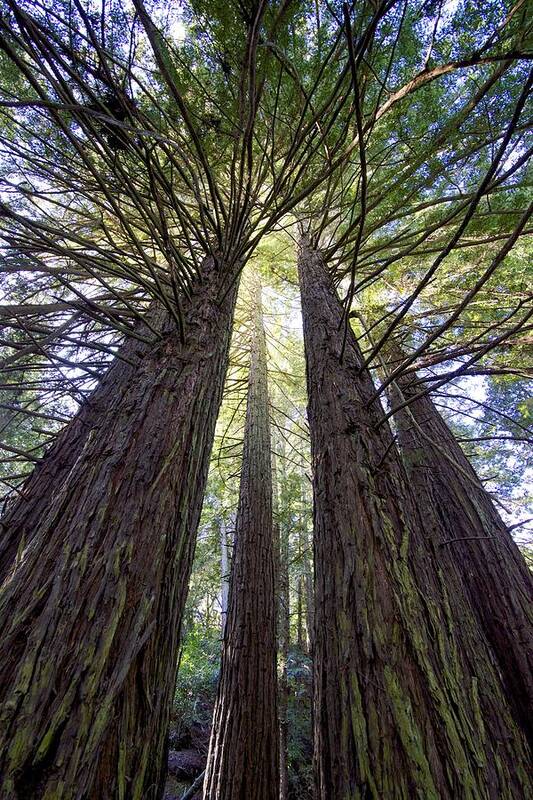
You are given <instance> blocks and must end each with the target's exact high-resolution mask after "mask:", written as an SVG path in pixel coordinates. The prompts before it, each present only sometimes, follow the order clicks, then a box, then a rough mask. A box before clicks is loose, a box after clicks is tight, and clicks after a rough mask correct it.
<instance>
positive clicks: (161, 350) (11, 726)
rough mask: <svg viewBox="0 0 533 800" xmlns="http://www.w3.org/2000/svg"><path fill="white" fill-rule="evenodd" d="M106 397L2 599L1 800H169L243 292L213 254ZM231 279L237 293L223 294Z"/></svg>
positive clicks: (0, 677)
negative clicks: (184, 666) (201, 546)
mask: <svg viewBox="0 0 533 800" xmlns="http://www.w3.org/2000/svg"><path fill="white" fill-rule="evenodd" d="M203 271H204V275H203V278H204V280H203V283H202V284H201V285H199V286H198V287H197V290H196V291H195V293H194V295H193V297H192V299H191V300H190V301H189V302H188V303H187V305H186V307H185V309H184V313H185V321H186V341H185V343H181V342H180V340H179V337H178V333H177V330H176V328H175V325H173V324H172V322H171V321H170V320H169V321H168V324H167V326H166V330H165V332H164V336H163V338H162V339H161V341H159V342H158V343H157V344H156V345H154V347H153V348H152V349H151V351H150V352H149V353H147V354H146V355H145V357H144V358H143V360H142V362H141V364H140V366H139V368H138V369H137V370H136V371H135V373H134V374H132V375H131V376H130V379H129V381H128V386H127V390H125V391H117V393H116V394H113V393H112V392H110V396H109V402H108V405H107V407H106V408H105V409H102V413H101V419H100V422H99V425H98V427H96V428H93V430H92V432H91V435H90V436H89V437H88V438H87V440H86V442H85V446H84V447H83V449H82V451H81V453H80V454H79V456H78V458H77V459H76V461H75V464H74V465H73V467H72V469H71V470H70V472H69V474H68V477H67V479H66V480H65V481H64V482H63V486H62V488H61V490H60V492H58V493H57V494H56V495H55V498H54V504H53V506H52V508H50V509H49V510H48V512H47V513H46V514H45V515H44V517H43V519H42V521H41V524H40V525H39V528H38V530H37V531H36V533H35V535H34V538H33V541H32V543H31V545H30V547H29V548H28V549H27V550H26V552H25V554H24V558H23V560H22V562H21V564H20V566H19V567H18V568H17V570H16V571H15V573H14V575H13V578H12V579H11V581H10V582H8V583H7V584H6V585H5V586H4V588H3V591H2V594H1V595H0V626H1V627H2V630H3V637H2V641H1V642H0V664H1V667H0V687H1V688H0V776H1V777H0V795H1V796H2V798H3V800H13V799H14V798H18V799H19V800H22V798H24V800H33V798H35V800H37V798H39V800H72V798H83V800H102V798H113V800H114V799H115V798H120V800H137V798H139V800H140V798H143V800H152V798H158V797H160V795H161V793H162V788H163V781H164V776H165V769H166V764H165V763H164V761H165V740H166V732H167V727H168V719H169V710H170V701H171V698H172V695H173V691H174V682H175V671H176V661H177V655H178V652H177V651H178V639H179V631H180V623H181V617H182V611H183V606H184V601H185V597H186V593H187V587H188V579H189V573H190V568H191V562H192V557H193V552H194V542H195V533H196V529H197V525H198V520H199V515H200V511H201V506H202V498H203V491H204V486H205V480H206V473H207V465H208V459H209V453H210V450H211V446H212V441H213V436H214V427H215V422H216V416H217V411H218V407H219V404H220V400H221V396H222V388H223V382H224V375H225V371H226V365H227V357H228V348H229V340H230V331H231V320H232V316H233V307H234V302H235V294H236V286H234V287H233V288H232V290H231V291H230V292H229V293H228V294H227V296H226V299H225V301H224V302H223V303H222V304H220V302H219V298H220V296H221V293H222V290H223V285H222V284H223V274H222V272H221V271H219V269H218V268H217V267H216V264H215V261H214V259H211V258H210V259H207V261H206V263H205V264H204V270H203ZM226 286H227V285H226Z"/></svg>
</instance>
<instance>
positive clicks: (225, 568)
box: [220, 517, 229, 636]
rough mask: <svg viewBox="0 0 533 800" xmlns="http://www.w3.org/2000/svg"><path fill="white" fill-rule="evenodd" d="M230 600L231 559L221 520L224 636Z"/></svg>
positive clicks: (224, 526) (221, 598) (221, 585)
mask: <svg viewBox="0 0 533 800" xmlns="http://www.w3.org/2000/svg"><path fill="white" fill-rule="evenodd" d="M228 598H229V558H228V534H227V531H226V523H225V522H224V519H223V518H222V517H221V518H220V619H221V629H222V636H224V631H225V630H226V620H227V618H228Z"/></svg>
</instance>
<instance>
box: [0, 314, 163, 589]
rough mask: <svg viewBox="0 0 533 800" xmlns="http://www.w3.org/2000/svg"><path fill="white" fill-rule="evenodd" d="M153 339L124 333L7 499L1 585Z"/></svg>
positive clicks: (0, 534) (0, 528) (156, 318)
mask: <svg viewBox="0 0 533 800" xmlns="http://www.w3.org/2000/svg"><path fill="white" fill-rule="evenodd" d="M150 316H151V320H152V323H155V324H156V325H157V324H161V323H163V321H164V319H165V316H166V312H165V311H164V310H162V309H161V310H156V309H152V310H151V312H150ZM150 349H151V345H150V344H149V343H148V342H145V341H142V339H138V338H131V339H128V340H127V341H126V342H125V343H124V344H123V345H122V347H121V348H120V351H119V352H120V356H121V357H120V358H117V359H115V361H114V362H113V363H112V365H111V366H110V368H109V369H108V371H107V372H106V374H105V375H104V377H103V378H102V380H101V382H100V383H99V385H98V386H97V387H96V389H95V390H94V391H93V392H92V394H91V395H90V397H88V398H87V400H86V401H85V402H84V403H83V404H82V406H81V407H80V409H79V410H78V412H77V414H76V415H75V416H74V417H73V419H72V420H70V422H69V423H68V424H67V425H65V427H64V428H63V429H62V430H61V432H60V433H59V434H58V436H57V438H56V440H55V442H54V444H53V445H52V447H51V448H50V449H49V451H48V452H47V453H46V454H45V455H44V457H43V459H42V460H41V461H40V462H39V463H38V464H37V465H36V466H35V469H34V470H33V471H32V473H31V475H30V476H29V477H28V478H27V480H26V481H25V483H24V486H23V487H22V488H21V489H20V491H19V493H18V495H17V498H16V500H15V501H14V502H13V503H11V504H10V505H9V507H8V508H7V510H6V512H5V513H4V514H3V516H2V519H1V520H0V585H1V584H2V583H3V582H4V580H5V579H6V578H8V577H9V576H10V574H11V572H12V570H13V568H14V567H15V562H16V561H17V556H18V558H20V557H21V556H22V553H23V551H24V549H25V548H26V547H27V546H28V544H29V543H30V542H31V540H32V538H33V535H34V533H35V532H36V531H37V530H38V528H39V523H40V522H41V520H42V519H43V517H44V516H45V515H46V513H47V511H48V510H49V509H50V508H52V506H53V504H54V502H55V497H56V495H57V493H58V492H59V490H60V489H61V487H62V485H63V482H64V481H65V479H66V478H67V476H68V474H69V472H70V470H71V469H72V467H73V466H74V464H75V463H76V460H77V458H78V456H79V455H80V453H81V451H82V450H83V447H84V445H85V442H86V441H87V438H88V436H89V433H90V432H91V431H92V430H95V429H98V427H99V425H100V424H101V421H102V419H104V416H103V414H104V412H105V409H106V408H107V406H108V404H109V403H110V402H111V399H112V398H113V397H115V398H116V396H117V395H118V394H119V393H125V392H127V390H128V384H129V381H130V379H131V377H132V376H133V374H134V372H135V369H136V367H135V365H137V364H138V363H140V361H141V359H142V358H144V356H145V355H146V354H147V353H148V352H149V351H150Z"/></svg>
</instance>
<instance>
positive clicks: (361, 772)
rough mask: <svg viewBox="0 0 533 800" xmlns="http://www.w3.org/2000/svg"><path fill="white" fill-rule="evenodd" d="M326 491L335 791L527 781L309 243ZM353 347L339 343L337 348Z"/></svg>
mask: <svg viewBox="0 0 533 800" xmlns="http://www.w3.org/2000/svg"><path fill="white" fill-rule="evenodd" d="M299 273H300V284H301V294H302V311H303V323H304V341H305V348H306V362H307V380H308V392H309V408H308V413H309V424H310V432H311V446H312V459H313V480H314V500H315V512H314V515H315V519H314V535H315V557H316V561H315V576H316V583H315V598H316V606H315V609H316V611H315V614H316V619H315V636H316V639H315V709H316V712H315V714H316V716H315V761H316V781H317V795H318V797H319V798H320V799H321V800H323V799H325V798H331V800H345V798H350V800H352V798H353V800H356V799H358V800H363V798H365V800H366V799H368V798H372V799H373V800H384V798H387V800H396V798H398V800H400V798H401V800H407V798H420V799H421V800H422V798H424V800H452V798H453V799H454V800H457V799H458V798H464V799H465V800H466V799H467V798H468V799H471V800H481V798H483V800H485V799H486V798H491V800H497V799H498V800H502V799H503V798H508V799H509V800H511V798H517V797H525V796H528V792H529V790H530V788H531V787H530V785H529V779H528V777H527V764H528V755H529V754H528V750H527V744H526V742H525V739H524V737H523V735H522V732H521V731H520V730H519V729H518V728H517V726H516V725H515V722H514V719H513V718H512V715H511V713H510V709H509V707H508V705H507V703H506V700H505V698H504V696H503V692H502V688H501V685H500V683H499V679H498V675H497V671H496V669H495V665H494V662H493V660H492V653H491V651H490V650H489V649H488V648H487V646H486V642H485V639H484V637H483V634H482V633H481V632H480V631H479V627H478V624H477V619H476V617H475V615H474V613H473V611H472V609H471V607H470V605H469V603H468V600H467V598H466V595H465V594H464V593H463V592H462V589H461V587H460V585H459V584H457V581H455V580H454V572H453V570H450V574H448V563H447V561H446V558H444V559H443V557H442V554H441V553H440V552H437V548H434V547H433V545H432V542H431V541H430V539H429V537H428V535H427V534H426V531H425V530H424V527H423V522H422V518H421V517H420V515H418V512H417V510H416V508H415V505H414V502H413V499H412V495H411V494H410V492H409V489H408V485H407V481H406V478H405V475H404V472H403V469H402V467H401V462H400V458H399V454H398V453H397V450H396V448H395V446H394V442H393V441H392V435H391V432H390V429H389V428H388V426H387V425H386V424H383V411H382V409H381V407H380V406H379V404H377V403H371V404H370V403H369V400H370V398H371V397H372V395H373V393H374V387H373V384H372V380H371V378H370V375H369V374H368V372H367V371H361V369H360V364H361V362H362V358H361V354H360V351H359V349H358V346H357V342H356V339H355V336H354V335H353V333H352V331H351V329H350V328H348V330H347V331H345V328H344V321H343V316H342V307H341V305H340V303H339V300H338V298H337V296H336V293H335V291H334V288H333V286H332V284H331V281H330V280H329V277H328V275H327V272H326V269H325V266H324V264H323V261H322V259H321V256H320V254H318V253H316V252H314V251H313V250H311V248H310V247H309V245H308V244H307V242H306V241H305V240H304V241H303V242H302V245H301V249H300V254H299ZM341 354H342V357H341Z"/></svg>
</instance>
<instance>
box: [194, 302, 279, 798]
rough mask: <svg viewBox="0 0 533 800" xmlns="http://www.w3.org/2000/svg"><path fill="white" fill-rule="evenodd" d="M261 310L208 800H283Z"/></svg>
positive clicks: (257, 307)
mask: <svg viewBox="0 0 533 800" xmlns="http://www.w3.org/2000/svg"><path fill="white" fill-rule="evenodd" d="M254 305H255V308H254V333H253V343H252V353H251V364H250V376H249V381H248V405H247V411H246V424H245V432H244V453H243V465H242V472H241V483H240V492H239V505H238V510H237V520H236V532H235V544H234V549H233V560H232V567H231V582H230V598H229V609H228V619H227V623H226V634H225V637H224V648H223V653H222V665H221V676H220V683H219V689H218V695H217V700H216V704H215V711H214V715H213V728H212V733H211V742H210V745H209V756H208V761H207V769H206V777H205V783H204V797H205V798H206V800H239V798H240V799H241V800H248V798H253V799H254V800H277V798H278V793H279V745H278V738H279V732H278V714H277V696H276V695H277V675H276V600H275V554H274V545H273V527H272V471H271V463H270V425H269V409H268V393H267V392H268V390H267V367H266V343H265V333H264V329H263V321H262V312H261V295H260V288H257V293H256V299H255V303H254Z"/></svg>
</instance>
